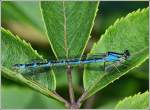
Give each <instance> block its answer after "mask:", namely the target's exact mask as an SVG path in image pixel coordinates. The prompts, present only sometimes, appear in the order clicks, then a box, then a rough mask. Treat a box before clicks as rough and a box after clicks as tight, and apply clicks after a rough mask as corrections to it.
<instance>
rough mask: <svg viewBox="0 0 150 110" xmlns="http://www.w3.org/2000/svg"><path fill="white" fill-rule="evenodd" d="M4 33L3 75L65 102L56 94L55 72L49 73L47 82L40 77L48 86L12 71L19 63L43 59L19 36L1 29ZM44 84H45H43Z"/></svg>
mask: <svg viewBox="0 0 150 110" xmlns="http://www.w3.org/2000/svg"><path fill="white" fill-rule="evenodd" d="M1 33H2V42H1V43H2V44H1V46H2V53H1V56H2V57H1V58H2V61H1V63H2V75H3V76H5V77H7V78H10V79H11V80H15V81H18V82H21V83H24V84H26V85H28V86H29V87H31V88H32V89H34V90H36V91H38V92H41V93H42V94H44V95H46V96H48V97H53V98H55V99H57V100H59V101H62V102H65V101H64V100H63V99H62V98H60V97H59V96H57V94H55V91H54V90H55V89H56V81H55V76H54V73H53V72H50V73H47V74H48V75H46V78H47V80H45V79H44V80H43V79H42V78H41V77H39V80H40V81H41V82H42V80H43V81H47V82H46V84H47V86H48V87H47V86H45V85H43V84H40V83H37V82H36V81H33V80H31V79H26V78H25V77H23V76H22V75H21V74H20V73H17V72H16V71H14V70H13V69H12V65H14V64H19V63H29V62H31V60H32V59H37V58H38V59H42V57H41V56H40V55H39V54H38V53H37V52H36V51H35V50H33V49H32V47H31V46H30V44H28V43H26V42H25V41H24V40H21V39H20V38H19V37H18V36H14V35H13V34H12V33H11V32H9V31H7V30H5V29H3V28H2V29H1ZM36 76H38V74H36ZM42 83H43V82H42Z"/></svg>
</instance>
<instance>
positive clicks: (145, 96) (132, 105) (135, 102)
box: [115, 91, 149, 109]
mask: <svg viewBox="0 0 150 110" xmlns="http://www.w3.org/2000/svg"><path fill="white" fill-rule="evenodd" d="M148 105H149V92H148V91H146V92H144V93H142V94H141V93H138V94H136V95H134V96H130V97H126V98H124V99H123V100H121V101H120V102H119V103H118V104H117V105H116V107H115V109H148Z"/></svg>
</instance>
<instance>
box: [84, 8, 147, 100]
mask: <svg viewBox="0 0 150 110" xmlns="http://www.w3.org/2000/svg"><path fill="white" fill-rule="evenodd" d="M148 18H149V17H148V8H147V9H142V10H140V9H139V10H137V11H135V12H132V13H129V14H128V15H127V16H126V17H124V18H121V19H118V20H117V21H116V22H115V23H114V24H113V25H112V26H110V27H109V28H108V29H107V30H106V32H105V34H104V35H102V37H101V39H100V40H99V41H98V42H97V43H96V44H95V45H94V46H93V48H92V50H91V54H93V53H105V52H108V51H114V52H124V50H129V51H130V54H131V56H130V58H129V59H128V60H127V61H126V62H125V64H126V66H125V65H121V66H119V67H118V69H119V71H120V72H118V71H117V69H113V70H112V71H110V72H108V73H105V72H104V69H103V68H101V67H100V66H102V64H91V65H88V66H87V67H86V70H85V72H84V77H83V81H84V88H85V90H86V93H85V94H84V96H83V97H84V98H83V99H86V98H87V97H89V96H91V95H92V94H94V93H95V92H97V91H99V90H101V89H102V88H104V87H105V86H107V85H108V84H110V83H112V82H113V81H115V80H116V79H118V78H119V77H121V76H122V75H124V74H126V73H128V72H129V71H130V70H132V69H134V68H136V67H138V66H139V65H141V64H142V63H143V62H145V61H146V59H148V33H149V26H148Z"/></svg>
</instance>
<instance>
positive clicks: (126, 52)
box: [124, 50, 130, 59]
mask: <svg viewBox="0 0 150 110" xmlns="http://www.w3.org/2000/svg"><path fill="white" fill-rule="evenodd" d="M129 56H130V52H129V50H125V51H124V57H125V59H127V58H128V57H129Z"/></svg>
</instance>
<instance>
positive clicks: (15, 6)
mask: <svg viewBox="0 0 150 110" xmlns="http://www.w3.org/2000/svg"><path fill="white" fill-rule="evenodd" d="M1 5H2V9H1V11H2V13H1V14H2V17H1V20H2V27H4V28H5V29H8V30H10V31H11V32H12V33H14V34H16V35H19V36H20V37H21V38H22V39H25V40H26V41H27V42H30V43H31V45H32V47H33V48H34V49H36V50H37V51H38V52H39V53H40V54H42V55H43V56H44V58H51V59H55V57H54V55H53V52H52V50H51V48H50V46H49V44H48V41H47V39H46V37H45V28H44V25H43V21H42V17H41V12H40V9H39V3H38V2H31V1H30V2H4V1H3V2H2V4H1ZM148 6H149V5H148V2H146V1H139V2H137V1H134V2H127V1H120V2H119V1H112V2H110V1H102V2H100V5H99V11H98V13H97V16H96V20H95V25H94V28H93V30H92V34H91V36H92V37H91V39H90V41H89V42H88V45H87V48H86V50H85V54H86V53H88V52H89V51H90V49H91V48H92V45H93V43H94V42H97V41H98V40H99V39H100V36H101V35H102V34H103V33H104V32H105V30H106V29H107V28H108V27H109V26H110V25H112V24H113V23H114V22H115V20H116V19H117V18H120V17H122V16H126V15H127V14H128V13H129V12H132V11H135V10H137V9H139V8H141V9H142V8H146V7H148ZM148 65H149V61H148V60H147V61H146V62H145V63H144V64H143V65H142V66H141V67H140V68H137V69H134V70H132V71H131V72H130V73H128V74H126V75H125V76H123V77H121V78H120V79H119V80H117V81H115V82H114V83H112V84H110V85H108V86H107V87H106V88H104V89H103V90H101V91H100V92H98V93H97V94H95V95H94V96H92V97H91V98H89V99H88V100H87V101H86V102H85V103H84V104H83V106H82V108H105V109H106V108H107V109H109V108H113V107H114V106H115V105H116V103H117V102H118V101H119V100H121V99H123V98H124V97H126V96H130V95H134V94H136V93H138V92H145V91H146V90H148V84H149V79H148V71H149V69H148ZM80 69H81V70H82V68H79V71H80ZM56 80H57V92H58V93H59V94H61V95H62V96H63V97H65V98H66V99H68V87H67V79H66V76H65V75H62V74H56ZM73 81H74V88H75V92H76V94H75V95H76V98H78V97H79V96H80V95H81V93H82V91H83V87H82V86H81V85H82V72H81V74H73ZM1 96H2V108H34V109H35V108H43V109H44V108H64V106H63V105H62V104H61V103H59V102H57V101H55V100H53V99H49V98H47V97H45V96H43V95H41V94H40V93H37V92H35V91H32V90H31V89H30V88H28V87H26V86H24V85H22V84H18V83H15V82H14V81H11V80H9V79H6V78H4V77H3V76H2V95H1Z"/></svg>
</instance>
